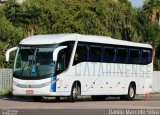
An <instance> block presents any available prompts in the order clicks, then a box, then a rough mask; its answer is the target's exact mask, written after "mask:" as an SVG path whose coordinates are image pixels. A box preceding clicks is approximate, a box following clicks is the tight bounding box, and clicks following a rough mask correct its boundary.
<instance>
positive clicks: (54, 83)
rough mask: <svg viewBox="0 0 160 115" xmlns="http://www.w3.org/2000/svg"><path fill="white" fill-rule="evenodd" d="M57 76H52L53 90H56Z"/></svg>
mask: <svg viewBox="0 0 160 115" xmlns="http://www.w3.org/2000/svg"><path fill="white" fill-rule="evenodd" d="M56 80H57V77H56V76H52V77H51V92H56Z"/></svg>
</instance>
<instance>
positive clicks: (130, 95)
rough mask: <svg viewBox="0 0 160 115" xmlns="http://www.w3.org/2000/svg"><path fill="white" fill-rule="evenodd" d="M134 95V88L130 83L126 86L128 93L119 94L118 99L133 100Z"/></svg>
mask: <svg viewBox="0 0 160 115" xmlns="http://www.w3.org/2000/svg"><path fill="white" fill-rule="evenodd" d="M135 95H136V88H135V86H134V85H133V84H130V85H129V88H128V94H127V95H122V96H120V99H121V100H128V101H132V100H134V98H135Z"/></svg>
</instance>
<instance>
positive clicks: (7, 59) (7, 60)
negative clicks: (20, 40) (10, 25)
mask: <svg viewBox="0 0 160 115" xmlns="http://www.w3.org/2000/svg"><path fill="white" fill-rule="evenodd" d="M17 48H18V47H13V48H10V49H8V50H7V52H6V54H5V57H6V62H9V57H10V53H11V52H12V51H15V50H17Z"/></svg>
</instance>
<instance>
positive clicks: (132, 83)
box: [128, 81, 137, 93]
mask: <svg viewBox="0 0 160 115" xmlns="http://www.w3.org/2000/svg"><path fill="white" fill-rule="evenodd" d="M130 85H133V86H134V88H135V93H136V88H137V87H136V82H135V81H131V82H130V84H129V86H130ZM129 86H128V88H129Z"/></svg>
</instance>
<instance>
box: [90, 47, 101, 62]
mask: <svg viewBox="0 0 160 115" xmlns="http://www.w3.org/2000/svg"><path fill="white" fill-rule="evenodd" d="M101 56H102V51H101V48H100V47H94V46H90V60H89V61H91V62H101Z"/></svg>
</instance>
